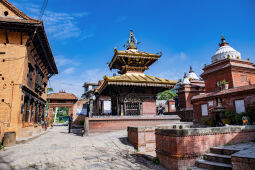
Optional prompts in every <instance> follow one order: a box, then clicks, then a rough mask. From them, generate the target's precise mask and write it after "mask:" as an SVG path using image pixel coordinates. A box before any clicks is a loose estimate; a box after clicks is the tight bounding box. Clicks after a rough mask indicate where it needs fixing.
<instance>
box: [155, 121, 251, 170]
mask: <svg viewBox="0 0 255 170" xmlns="http://www.w3.org/2000/svg"><path fill="white" fill-rule="evenodd" d="M254 139H255V126H226V127H212V128H190V129H156V153H157V157H158V158H159V160H160V163H161V164H162V165H163V166H164V167H165V168H166V169H173V170H174V169H187V168H188V167H190V166H192V165H194V163H195V160H196V159H197V158H199V157H201V156H202V155H204V154H205V153H206V152H207V151H209V149H210V148H211V147H213V146H218V145H225V144H227V143H231V144H236V143H240V142H243V141H245V142H248V141H252V140H254Z"/></svg>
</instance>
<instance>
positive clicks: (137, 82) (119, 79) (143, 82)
mask: <svg viewBox="0 0 255 170" xmlns="http://www.w3.org/2000/svg"><path fill="white" fill-rule="evenodd" d="M107 84H108V85H124V86H125V85H129V86H149V87H173V86H174V85H175V84H176V81H173V80H167V79H163V78H158V77H154V76H149V75H146V74H143V73H126V74H122V75H118V76H114V77H107V76H105V77H104V81H103V83H102V84H100V85H99V86H98V87H97V88H96V91H97V92H99V93H101V92H102V90H103V89H104V88H105V87H106V85H107Z"/></svg>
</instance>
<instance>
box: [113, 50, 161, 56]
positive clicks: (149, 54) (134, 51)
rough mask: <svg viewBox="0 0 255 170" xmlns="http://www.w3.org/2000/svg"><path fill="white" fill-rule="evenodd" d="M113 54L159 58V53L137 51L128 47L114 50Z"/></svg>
mask: <svg viewBox="0 0 255 170" xmlns="http://www.w3.org/2000/svg"><path fill="white" fill-rule="evenodd" d="M115 54H116V55H131V56H132V55H135V56H143V57H144V56H145V57H156V58H159V57H160V54H153V53H147V52H143V51H138V50H134V49H129V50H123V51H119V50H115Z"/></svg>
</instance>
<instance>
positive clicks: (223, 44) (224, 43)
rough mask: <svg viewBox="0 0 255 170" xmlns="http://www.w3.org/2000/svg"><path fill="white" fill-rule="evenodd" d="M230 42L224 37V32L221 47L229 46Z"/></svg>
mask: <svg viewBox="0 0 255 170" xmlns="http://www.w3.org/2000/svg"><path fill="white" fill-rule="evenodd" d="M228 44H229V43H227V42H226V39H225V38H224V36H223V34H222V35H221V43H220V44H219V46H220V47H222V46H227V45H228Z"/></svg>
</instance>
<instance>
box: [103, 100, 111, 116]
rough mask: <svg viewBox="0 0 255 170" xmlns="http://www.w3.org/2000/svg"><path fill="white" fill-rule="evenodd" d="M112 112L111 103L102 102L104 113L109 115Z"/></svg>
mask: <svg viewBox="0 0 255 170" xmlns="http://www.w3.org/2000/svg"><path fill="white" fill-rule="evenodd" d="M111 112H112V105H111V101H104V113H105V114H109V113H111Z"/></svg>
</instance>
